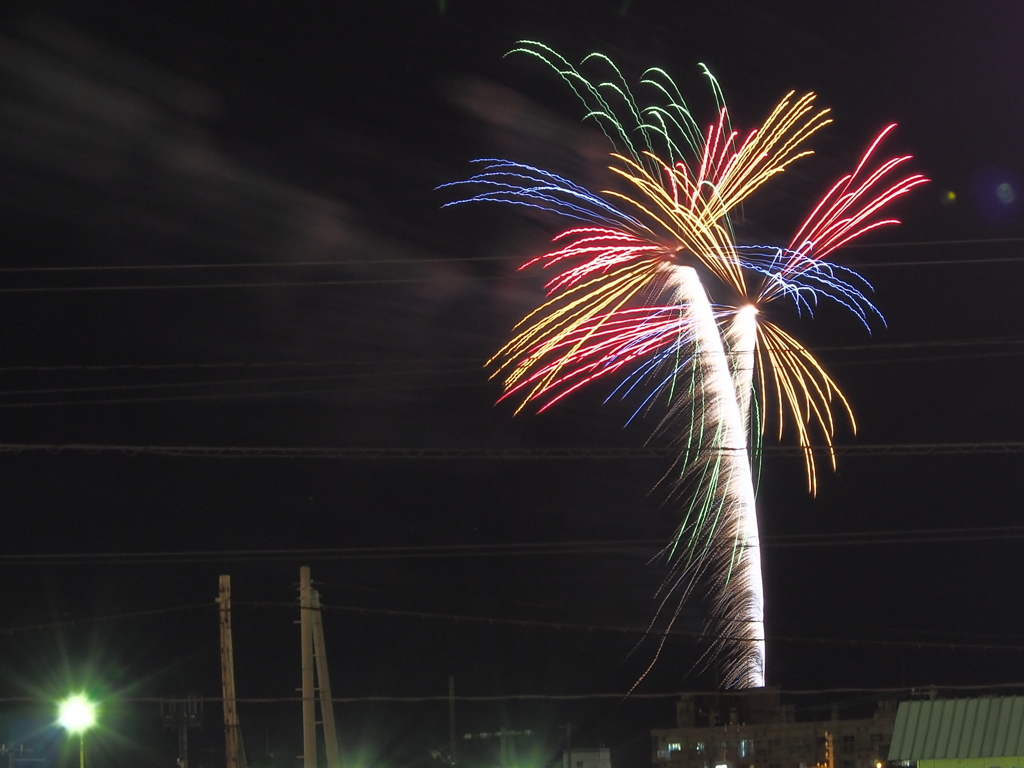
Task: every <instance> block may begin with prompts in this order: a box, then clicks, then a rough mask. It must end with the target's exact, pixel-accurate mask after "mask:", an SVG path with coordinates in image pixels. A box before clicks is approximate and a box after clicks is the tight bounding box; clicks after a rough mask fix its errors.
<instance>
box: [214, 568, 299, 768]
mask: <svg viewBox="0 0 1024 768" xmlns="http://www.w3.org/2000/svg"><path fill="white" fill-rule="evenodd" d="M299 632H300V635H301V641H302V764H303V768H316V699H315V698H314V691H313V674H314V673H313V585H312V579H311V578H310V575H309V566H308V565H304V566H302V567H301V568H299ZM228 768H232V767H231V766H228Z"/></svg>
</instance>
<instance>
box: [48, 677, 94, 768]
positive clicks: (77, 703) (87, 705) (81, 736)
mask: <svg viewBox="0 0 1024 768" xmlns="http://www.w3.org/2000/svg"><path fill="white" fill-rule="evenodd" d="M57 723H58V724H59V725H60V726H61V727H62V728H63V729H64V730H66V731H67V732H68V733H72V734H74V733H77V734H78V768H85V732H86V731H87V730H89V729H90V728H92V727H93V726H94V725H95V724H96V705H95V704H94V703H93V702H91V701H89V699H87V698H86V697H85V694H84V693H77V694H75V695H74V696H69V697H68V698H66V699H64V701H62V702H61V703H60V705H59V706H58V708H57Z"/></svg>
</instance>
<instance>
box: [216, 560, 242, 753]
mask: <svg viewBox="0 0 1024 768" xmlns="http://www.w3.org/2000/svg"><path fill="white" fill-rule="evenodd" d="M217 604H218V605H219V606H220V681H221V689H222V694H223V700H224V753H225V756H226V757H227V768H248V763H247V762H246V760H245V746H244V744H243V743H242V730H241V726H240V725H239V722H238V702H237V700H236V698H235V654H234V648H233V646H232V643H231V577H230V576H227V575H221V577H220V595H219V596H218V598H217Z"/></svg>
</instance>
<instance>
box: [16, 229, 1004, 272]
mask: <svg viewBox="0 0 1024 768" xmlns="http://www.w3.org/2000/svg"><path fill="white" fill-rule="evenodd" d="M1020 242H1024V238H1022V237H999V238H975V239H965V240H921V241H912V242H885V243H849V244H847V245H845V246H843V249H844V250H854V249H857V250H873V249H880V248H884V249H895V248H914V247H926V246H931V247H935V246H957V245H1005V244H1007V243H1020ZM1002 261H1007V262H1017V261H1024V256H1015V257H1008V258H997V259H968V258H964V259H943V260H935V261H903V262H872V263H870V264H861V265H858V267H862V266H870V267H907V266H932V265H936V264H985V263H995V262H1002ZM482 262H510V263H511V262H512V260H511V259H509V258H508V257H507V256H438V257H425V258H415V259H354V260H344V261H273V262H234V263H232V262H221V263H217V264H106V265H93V266H56V267H0V274H4V273H7V274H34V273H40V274H45V273H54V272H57V273H60V272H71V273H76V272H79V273H80V272H137V271H181V270H216V269H294V268H309V267H314V268H342V269H344V268H351V267H372V266H378V265H402V266H408V267H415V266H418V265H421V264H462V263H482Z"/></svg>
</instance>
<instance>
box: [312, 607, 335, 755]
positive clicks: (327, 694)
mask: <svg viewBox="0 0 1024 768" xmlns="http://www.w3.org/2000/svg"><path fill="white" fill-rule="evenodd" d="M311 602H312V606H311V607H312V610H311V611H310V614H311V618H312V622H313V656H314V658H315V659H316V679H317V683H319V686H320V719H321V720H322V721H323V724H324V746H325V747H326V749H327V766H328V768H341V759H340V757H339V756H338V732H337V731H336V730H335V728H334V702H333V701H332V700H331V676H330V674H329V673H328V671H327V645H326V643H325V642H324V622H323V615H322V613H321V611H320V593H319V592H317V591H316V590H315V589H314V590H312V598H311Z"/></svg>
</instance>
